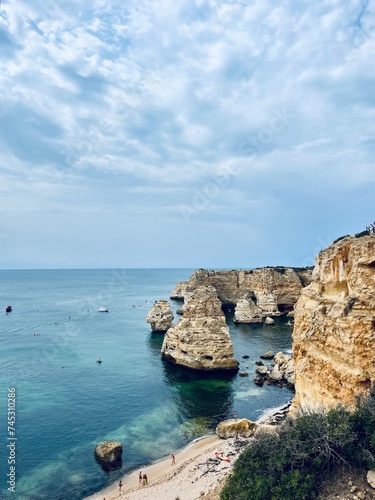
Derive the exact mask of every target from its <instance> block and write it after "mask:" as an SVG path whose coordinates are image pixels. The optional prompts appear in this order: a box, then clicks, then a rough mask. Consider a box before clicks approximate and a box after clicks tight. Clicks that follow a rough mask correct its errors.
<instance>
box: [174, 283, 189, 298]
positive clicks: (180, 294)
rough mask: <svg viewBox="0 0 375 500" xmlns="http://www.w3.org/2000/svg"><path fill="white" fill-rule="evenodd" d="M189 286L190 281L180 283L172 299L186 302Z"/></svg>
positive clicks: (175, 288)
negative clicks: (185, 297)
mask: <svg viewBox="0 0 375 500" xmlns="http://www.w3.org/2000/svg"><path fill="white" fill-rule="evenodd" d="M188 284H189V282H188V281H180V282H179V283H177V285H176V286H175V287H174V289H173V290H172V292H171V295H170V298H171V299H175V300H184V296H185V293H186V288H187V286H188Z"/></svg>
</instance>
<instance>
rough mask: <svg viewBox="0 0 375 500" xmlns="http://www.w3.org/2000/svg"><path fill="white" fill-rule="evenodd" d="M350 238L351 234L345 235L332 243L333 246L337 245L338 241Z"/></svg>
mask: <svg viewBox="0 0 375 500" xmlns="http://www.w3.org/2000/svg"><path fill="white" fill-rule="evenodd" d="M348 237H349V238H350V234H344V236H340V237H339V238H336V239H335V240H334V241H333V242H332V245H334V244H335V243H337V242H338V241H341V240H343V239H344V238H348Z"/></svg>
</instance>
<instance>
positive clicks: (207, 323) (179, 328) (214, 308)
mask: <svg viewBox="0 0 375 500" xmlns="http://www.w3.org/2000/svg"><path fill="white" fill-rule="evenodd" d="M161 353H162V355H163V356H164V357H165V358H166V359H167V360H169V361H171V362H172V363H175V364H179V365H182V366H185V367H187V368H192V369H195V370H225V371H237V370H238V361H236V360H235V359H234V357H233V345H232V341H231V338H230V335H229V328H228V326H227V324H226V322H225V315H224V313H223V312H222V310H221V302H220V300H219V299H218V297H217V294H216V290H215V289H214V288H213V287H212V286H200V287H197V288H196V289H195V290H194V292H192V293H191V295H190V297H189V300H188V302H187V303H185V305H184V315H183V317H182V318H181V319H180V321H179V322H178V323H177V325H175V326H172V327H171V328H170V329H169V330H168V331H167V333H166V334H165V337H164V342H163V345H162V349H161Z"/></svg>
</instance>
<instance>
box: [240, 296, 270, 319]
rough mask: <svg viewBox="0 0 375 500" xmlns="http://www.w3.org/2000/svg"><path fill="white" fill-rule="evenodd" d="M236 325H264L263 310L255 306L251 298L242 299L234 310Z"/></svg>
mask: <svg viewBox="0 0 375 500" xmlns="http://www.w3.org/2000/svg"><path fill="white" fill-rule="evenodd" d="M233 321H234V322H235V323H262V322H263V315H262V309H260V308H259V307H258V306H256V305H255V304H254V302H253V301H252V300H251V298H250V297H249V298H247V299H240V300H239V301H238V302H237V304H236V308H235V310H234V319H233Z"/></svg>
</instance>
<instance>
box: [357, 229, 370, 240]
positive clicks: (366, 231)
mask: <svg viewBox="0 0 375 500" xmlns="http://www.w3.org/2000/svg"><path fill="white" fill-rule="evenodd" d="M369 234H370V232H369V231H368V230H367V229H365V230H364V231H361V232H360V233H356V234H355V235H354V236H355V237H356V238H362V237H363V236H368V235H369Z"/></svg>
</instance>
